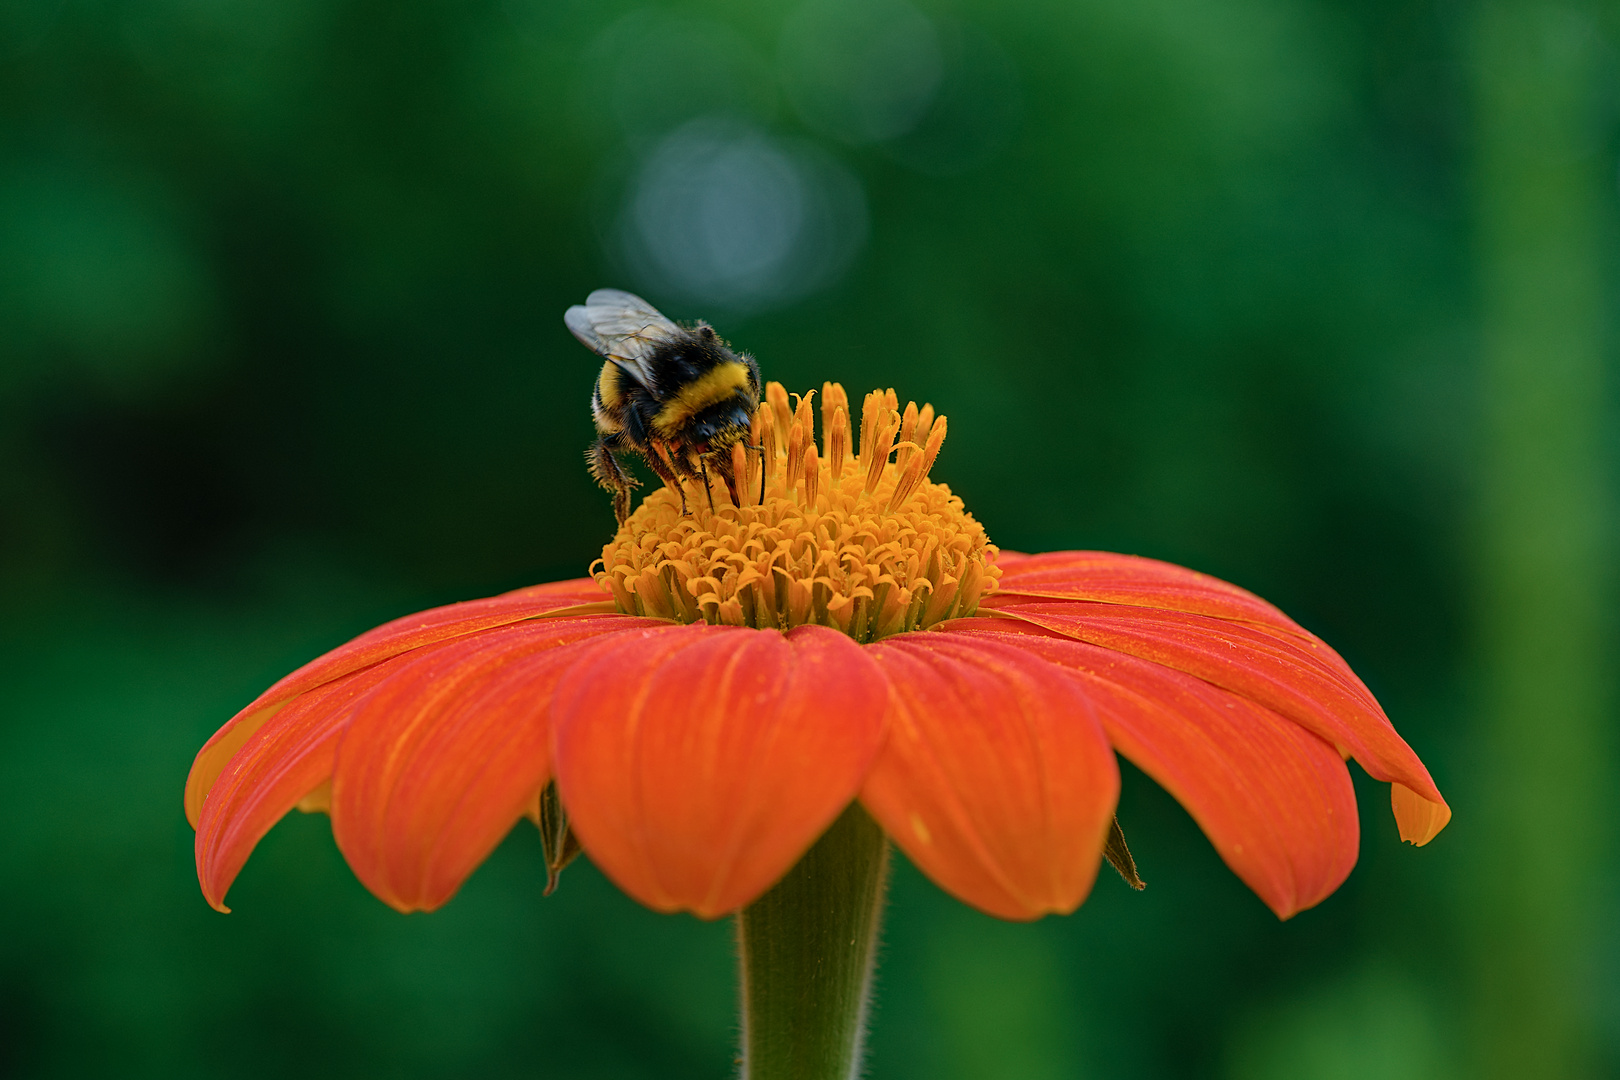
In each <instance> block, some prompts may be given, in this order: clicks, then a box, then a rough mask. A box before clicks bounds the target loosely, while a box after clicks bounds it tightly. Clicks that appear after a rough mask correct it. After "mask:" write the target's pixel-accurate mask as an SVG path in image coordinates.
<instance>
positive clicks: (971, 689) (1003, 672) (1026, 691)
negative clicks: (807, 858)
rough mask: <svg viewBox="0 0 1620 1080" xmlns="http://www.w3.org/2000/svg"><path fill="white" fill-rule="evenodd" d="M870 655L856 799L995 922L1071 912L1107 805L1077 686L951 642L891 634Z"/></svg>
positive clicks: (1100, 759) (1101, 761) (1092, 866)
mask: <svg viewBox="0 0 1620 1080" xmlns="http://www.w3.org/2000/svg"><path fill="white" fill-rule="evenodd" d="M870 651H871V653H872V654H873V655H874V656H876V658H877V661H878V664H879V665H880V666H881V667H882V669H883V672H884V674H886V675H887V676H888V678H889V684H890V687H891V694H890V702H891V711H890V715H889V734H888V738H887V741H886V742H885V743H884V747H883V751H882V753H881V754H879V755H878V760H877V762H876V763H875V764H874V765H873V767H872V772H871V774H870V775H869V776H868V777H867V780H866V784H865V786H864V787H863V788H862V790H861V802H862V803H863V804H864V805H865V806H866V808H867V809H868V810H869V811H871V813H872V816H873V817H875V818H876V819H877V820H878V821H879V822H880V823H881V824H882V825H883V827H884V829H885V830H887V831H888V833H889V835H890V836H891V837H892V838H893V839H894V841H895V843H897V844H899V845H900V847H901V848H902V849H904V850H905V852H906V854H907V855H908V856H910V858H911V861H912V862H914V863H916V864H917V866H918V867H919V868H921V870H922V871H923V873H925V874H927V875H928V876H929V877H930V878H932V879H933V880H934V881H935V882H936V883H937V884H938V885H939V886H940V887H941V888H943V889H945V890H946V891H947V892H949V893H951V894H952V895H953V896H955V897H957V898H958V899H960V900H962V901H964V902H966V903H969V904H972V905H973V906H974V907H976V908H979V909H980V910H982V911H986V912H989V913H990V914H992V915H999V916H1001V917H1002V918H1005V919H1034V918H1039V917H1040V916H1042V915H1044V914H1046V913H1048V912H1065V913H1066V912H1070V911H1073V910H1074V909H1075V908H1076V907H1078V906H1079V905H1080V903H1081V901H1083V900H1084V899H1085V898H1086V895H1087V893H1089V892H1090V891H1091V886H1092V883H1093V881H1095V879H1096V876H1097V866H1098V861H1099V859H1100V858H1101V855H1102V847H1103V841H1104V839H1105V838H1106V836H1107V832H1108V825H1109V821H1110V820H1111V818H1112V815H1113V811H1114V804H1115V802H1116V800H1117V799H1118V797H1119V767H1118V765H1117V764H1116V763H1115V761H1114V755H1113V752H1112V751H1111V750H1110V749H1109V746H1108V740H1107V738H1106V737H1105V735H1104V733H1103V729H1102V727H1101V725H1100V724H1099V723H1098V719H1097V714H1096V711H1095V709H1093V707H1092V703H1091V701H1090V700H1089V699H1088V698H1087V697H1086V695H1085V694H1084V693H1082V692H1081V689H1080V685H1079V682H1078V680H1076V679H1075V678H1074V677H1073V676H1072V675H1070V674H1069V673H1068V672H1065V671H1063V670H1061V669H1059V668H1058V667H1057V666H1055V665H1053V664H1050V663H1047V662H1046V661H1044V660H1041V659H1039V658H1037V657H1034V656H1031V655H1030V654H1029V653H1028V652H1025V651H1023V650H1021V649H1018V648H1015V647H1013V646H1012V645H1009V644H1006V643H1003V642H999V641H993V640H989V639H986V638H968V637H966V636H965V635H964V636H955V635H948V634H906V635H900V636H897V637H893V638H889V639H887V640H885V641H881V642H878V643H877V644H876V645H873V646H871V647H870Z"/></svg>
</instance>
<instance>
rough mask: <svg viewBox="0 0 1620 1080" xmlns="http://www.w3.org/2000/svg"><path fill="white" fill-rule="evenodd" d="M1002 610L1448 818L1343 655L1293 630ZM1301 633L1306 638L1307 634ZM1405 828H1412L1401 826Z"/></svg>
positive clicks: (1148, 614)
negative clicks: (1213, 701)
mask: <svg viewBox="0 0 1620 1080" xmlns="http://www.w3.org/2000/svg"><path fill="white" fill-rule="evenodd" d="M995 599H996V600H997V601H999V602H998V603H996V604H995V605H994V607H993V609H992V610H994V611H996V612H997V613H998V614H1002V615H1007V616H1012V617H1014V618H1017V619H1019V620H1022V621H1025V622H1028V623H1031V624H1033V625H1036V626H1041V627H1044V628H1046V629H1048V630H1052V631H1055V632H1057V633H1059V634H1062V635H1064V636H1065V637H1069V638H1073V639H1075V640H1077V641H1085V642H1089V643H1090V644H1093V645H1100V646H1102V647H1103V648H1106V649H1112V650H1115V651H1118V652H1121V653H1126V654H1129V655H1131V656H1137V657H1141V658H1142V659H1144V660H1151V661H1153V662H1154V663H1157V664H1162V665H1164V666H1165V667H1169V668H1173V669H1175V670H1177V671H1184V672H1186V673H1188V674H1190V675H1195V676H1197V677H1198V678H1200V679H1203V680H1204V681H1205V682H1208V683H1211V684H1213V685H1215V686H1219V687H1221V688H1222V689H1225V690H1230V691H1232V692H1233V693H1235V694H1238V695H1240V696H1242V697H1245V698H1248V699H1249V700H1251V701H1254V702H1257V703H1259V704H1260V705H1264V706H1265V707H1266V708H1268V709H1271V710H1273V711H1275V712H1278V713H1281V714H1282V715H1283V716H1286V717H1287V718H1288V719H1290V720H1292V721H1294V723H1296V724H1299V725H1300V726H1301V727H1304V728H1305V729H1306V730H1307V731H1311V732H1313V733H1315V734H1316V735H1319V736H1320V737H1322V738H1323V739H1326V740H1327V741H1328V742H1329V743H1331V744H1332V745H1333V746H1335V747H1336V748H1339V749H1340V750H1341V751H1342V752H1344V753H1348V754H1350V755H1352V756H1354V757H1355V759H1356V760H1357V761H1358V762H1360V763H1361V766H1362V768H1364V769H1366V770H1367V773H1368V774H1369V775H1370V776H1372V777H1374V778H1375V779H1378V780H1385V781H1389V782H1392V783H1398V784H1403V785H1405V786H1406V787H1408V788H1410V789H1411V790H1412V791H1413V792H1414V793H1415V794H1416V795H1418V796H1420V797H1421V798H1422V799H1423V800H1425V801H1427V802H1430V803H1434V804H1435V805H1436V809H1435V810H1434V811H1432V816H1434V817H1436V818H1439V817H1449V816H1450V810H1449V809H1448V808H1446V804H1445V800H1444V799H1443V798H1442V797H1441V795H1440V792H1439V789H1437V788H1436V787H1435V786H1434V781H1433V780H1432V779H1431V778H1430V776H1429V770H1428V769H1426V768H1424V767H1423V762H1421V761H1419V760H1418V756H1417V755H1416V754H1415V753H1413V752H1412V748H1411V747H1410V746H1407V745H1406V742H1405V741H1404V740H1403V739H1402V738H1401V737H1400V736H1399V735H1398V734H1396V732H1395V728H1394V727H1393V726H1392V725H1391V724H1390V722H1389V718H1388V717H1386V716H1385V715H1384V710H1383V709H1382V708H1380V707H1379V705H1378V702H1377V700H1376V699H1375V698H1374V697H1373V696H1372V693H1371V691H1369V690H1368V689H1367V687H1366V686H1365V685H1363V684H1362V682H1361V680H1360V679H1358V678H1357V677H1356V675H1355V673H1354V672H1352V671H1351V670H1350V667H1349V665H1348V664H1346V663H1345V662H1344V661H1343V660H1342V659H1341V658H1340V657H1339V654H1338V653H1336V652H1334V651H1333V650H1332V649H1331V648H1329V647H1328V646H1327V644H1326V643H1325V642H1323V641H1321V640H1320V639H1319V638H1316V637H1315V636H1313V635H1310V634H1308V633H1305V632H1304V631H1300V630H1297V629H1294V628H1290V627H1284V626H1276V625H1267V624H1260V623H1255V622H1239V621H1236V620H1230V619H1218V618H1212V617H1210V616H1207V615H1200V614H1189V613H1185V612H1180V611H1169V610H1164V609H1156V608H1148V607H1130V606H1124V605H1119V604H1098V603H1089V602H1079V601H1069V602H1064V601H1052V600H1035V599H1026V598H1019V597H1000V596H998V597H996V598H995ZM1302 635H1303V636H1302ZM1402 827H1403V829H1404V828H1406V827H1407V826H1406V825H1405V824H1403V826H1402Z"/></svg>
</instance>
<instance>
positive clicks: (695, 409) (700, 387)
mask: <svg viewBox="0 0 1620 1080" xmlns="http://www.w3.org/2000/svg"><path fill="white" fill-rule="evenodd" d="M748 388H749V380H748V367H747V365H745V364H744V363H743V362H742V361H740V360H720V361H719V362H717V363H716V364H715V365H714V366H713V367H711V368H710V369H709V370H708V371H707V372H705V373H704V374H702V375H699V376H698V377H697V378H695V379H690V380H688V381H687V382H685V383H683V384H682V385H681V387H680V389H679V390H676V391H675V392H674V393H673V394H672V395H670V397H669V398H668V399H666V400H665V401H664V403H663V406H662V407H661V408H660V409H659V410H658V413H657V415H656V416H654V417H653V422H652V431H653V434H655V435H657V436H658V437H659V438H664V439H668V438H672V437H675V436H676V435H678V434H679V432H680V430H681V428H682V426H683V425H684V424H685V423H686V422H687V421H688V420H690V419H692V418H693V417H694V416H696V415H697V414H698V413H700V412H702V411H703V410H704V409H707V408H709V407H710V406H712V405H716V404H719V403H721V402H725V401H728V400H734V399H736V398H737V397H738V396H739V395H740V394H742V395H746V394H747V392H748Z"/></svg>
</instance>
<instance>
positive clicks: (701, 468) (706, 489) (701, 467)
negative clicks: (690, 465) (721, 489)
mask: <svg viewBox="0 0 1620 1080" xmlns="http://www.w3.org/2000/svg"><path fill="white" fill-rule="evenodd" d="M698 472H700V473H702V474H703V494H705V495H707V496H708V497H709V513H711V514H712V513H714V488H712V487H710V486H709V466H708V465H707V464H706V463H705V462H704V460H703V459H702V458H698Z"/></svg>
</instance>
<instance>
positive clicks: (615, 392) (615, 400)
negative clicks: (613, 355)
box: [596, 360, 623, 409]
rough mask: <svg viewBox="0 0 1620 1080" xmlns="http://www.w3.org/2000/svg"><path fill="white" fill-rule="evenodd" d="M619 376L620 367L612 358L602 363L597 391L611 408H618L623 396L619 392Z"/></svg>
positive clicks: (597, 380) (603, 402) (603, 401)
mask: <svg viewBox="0 0 1620 1080" xmlns="http://www.w3.org/2000/svg"><path fill="white" fill-rule="evenodd" d="M619 378H620V375H619V367H618V365H617V364H615V363H614V362H613V361H611V360H609V361H608V362H607V363H605V364H603V365H602V374H601V375H598V376H597V378H596V392H597V394H598V395H599V396H600V397H601V398H602V404H603V405H605V406H607V407H608V408H609V409H617V408H618V407H619V402H620V400H622V398H623V395H622V394H620V393H619Z"/></svg>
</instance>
